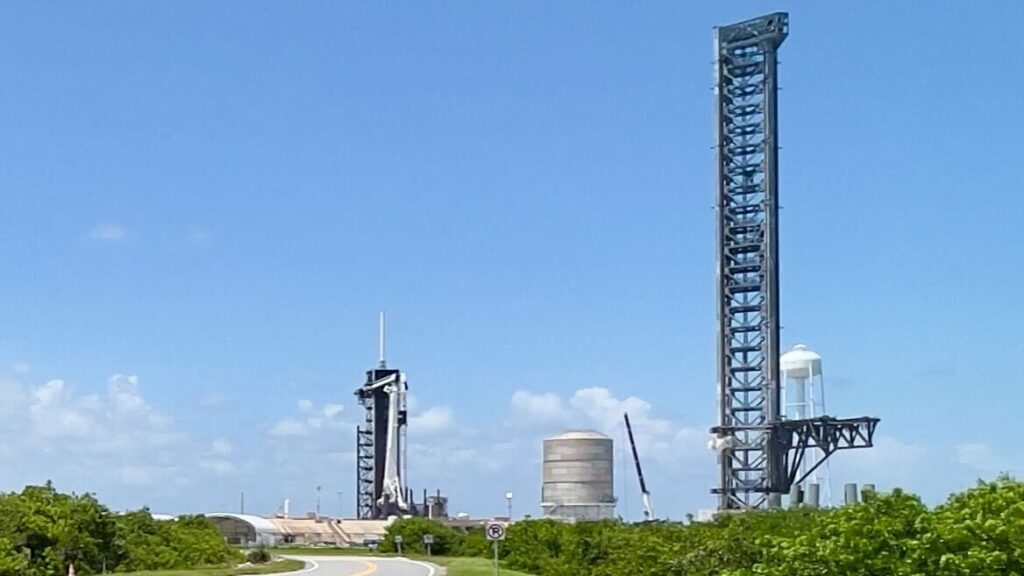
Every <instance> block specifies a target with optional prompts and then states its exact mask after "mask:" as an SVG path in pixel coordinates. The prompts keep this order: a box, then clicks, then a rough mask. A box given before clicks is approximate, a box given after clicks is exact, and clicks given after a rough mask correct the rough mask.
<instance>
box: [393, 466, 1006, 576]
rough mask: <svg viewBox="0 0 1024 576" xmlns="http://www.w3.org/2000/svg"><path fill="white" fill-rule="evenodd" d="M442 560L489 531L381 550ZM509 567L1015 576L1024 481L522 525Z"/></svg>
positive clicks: (514, 533) (413, 535)
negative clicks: (697, 514)
mask: <svg viewBox="0 0 1024 576" xmlns="http://www.w3.org/2000/svg"><path fill="white" fill-rule="evenodd" d="M424 533H431V534H433V535H434V541H435V545H434V546H433V550H432V551H433V552H434V553H435V554H445V553H448V554H453V555H473V556H488V555H490V554H492V553H493V552H492V551H491V549H490V547H489V546H488V545H487V542H486V541H485V538H484V535H483V532H482V530H469V531H460V530H454V529H451V528H447V527H445V526H443V525H441V524H439V523H435V522H431V521H429V520H423V519H409V520H401V521H398V522H396V523H395V524H394V525H393V526H392V527H391V528H390V529H389V532H388V535H387V538H386V539H385V541H384V543H383V544H382V548H383V549H385V550H393V549H394V535H396V534H403V536H404V542H405V544H404V545H405V546H406V550H409V551H411V552H421V551H422V544H421V542H422V535H423V534H424ZM501 555H502V558H503V561H504V563H505V564H506V565H507V566H509V567H511V568H515V569H517V570H522V571H524V572H529V573H532V574H536V575H538V576H621V575H623V574H630V575H632V576H881V575H885V576H890V575H892V576H1011V575H1018V576H1020V575H1024V483H1021V482H1018V481H1016V480H1014V479H1012V478H1010V477H1007V476H1002V477H1000V478H998V479H996V480H995V481H992V482H979V483H978V485H977V486H976V487H974V488H972V489H969V490H966V491H964V492H961V493H957V494H954V495H952V496H950V498H949V499H948V500H947V501H946V502H945V503H943V504H942V505H940V506H937V507H935V508H929V507H927V506H925V505H924V504H923V503H922V501H921V500H920V498H918V497H917V496H914V495H912V494H908V493H906V492H903V491H901V490H894V491H892V492H890V493H877V492H865V494H864V495H863V501H862V502H861V503H859V504H856V505H852V506H845V507H842V508H834V509H818V510H813V509H807V508H798V509H787V510H774V511H764V512H749V513H742V514H729V515H723V516H721V517H719V518H717V519H715V520H714V521H712V522H707V523H672V522H648V523H643V524H629V523H625V522H620V521H604V522H581V523H576V524H567V523H562V522H557V521H552V520H527V521H522V522H516V523H515V524H513V525H512V526H510V527H509V529H508V539H507V540H506V541H505V542H503V543H502V546H501Z"/></svg>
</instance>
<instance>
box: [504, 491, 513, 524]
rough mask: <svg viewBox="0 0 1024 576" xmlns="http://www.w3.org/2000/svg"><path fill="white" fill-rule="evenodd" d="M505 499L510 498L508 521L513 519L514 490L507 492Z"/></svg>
mask: <svg viewBox="0 0 1024 576" xmlns="http://www.w3.org/2000/svg"><path fill="white" fill-rule="evenodd" d="M505 500H508V521H509V522H511V521H512V492H511V491H509V492H505Z"/></svg>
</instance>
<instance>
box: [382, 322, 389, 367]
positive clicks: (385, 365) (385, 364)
mask: <svg viewBox="0 0 1024 576" xmlns="http://www.w3.org/2000/svg"><path fill="white" fill-rule="evenodd" d="M384 330H385V327H384V311H383V310H381V312H380V367H381V368H387V367H388V363H387V361H386V360H385V359H384V352H385V349H384Z"/></svg>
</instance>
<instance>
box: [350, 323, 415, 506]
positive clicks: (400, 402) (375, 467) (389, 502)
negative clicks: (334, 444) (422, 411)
mask: <svg viewBox="0 0 1024 576" xmlns="http://www.w3.org/2000/svg"><path fill="white" fill-rule="evenodd" d="M407 390H408V386H407V384H406V381H405V373H403V372H402V371H400V370H396V369H392V368H388V367H387V362H386V361H385V359H384V314H383V313H381V316H380V363H379V364H378V366H377V367H376V368H374V369H372V370H368V371H367V372H366V382H365V383H364V384H363V385H362V386H360V387H359V388H358V389H356V391H355V395H356V397H357V398H358V399H359V404H360V405H362V406H363V408H364V409H365V417H364V422H363V425H361V426H357V427H356V515H357V516H358V517H359V518H360V519H376V518H387V517H388V516H391V515H400V514H406V513H408V511H409V508H410V494H409V492H408V489H407V488H406V485H405V469H404V466H405V427H406V421H407V411H406V401H405V398H406V391H407Z"/></svg>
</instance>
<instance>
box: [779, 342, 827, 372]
mask: <svg viewBox="0 0 1024 576" xmlns="http://www.w3.org/2000/svg"><path fill="white" fill-rule="evenodd" d="M779 370H781V371H782V372H784V373H785V374H786V377H788V378H793V379H795V380H806V379H808V378H811V377H813V376H814V375H815V374H821V356H819V355H818V353H817V352H814V351H812V350H809V349H808V348H807V346H804V345H803V344H797V345H796V346H793V349H792V350H790V351H789V352H786V353H785V354H783V355H782V357H781V358H779Z"/></svg>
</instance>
